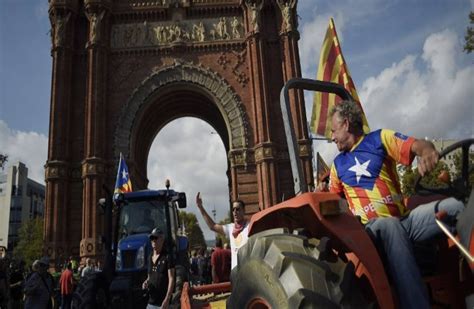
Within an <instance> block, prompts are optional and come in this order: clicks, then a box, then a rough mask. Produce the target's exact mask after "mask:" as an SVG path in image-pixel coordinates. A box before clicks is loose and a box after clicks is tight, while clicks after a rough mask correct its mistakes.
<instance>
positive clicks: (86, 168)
mask: <svg viewBox="0 0 474 309" xmlns="http://www.w3.org/2000/svg"><path fill="white" fill-rule="evenodd" d="M104 172H105V162H104V160H102V159H99V158H90V159H86V160H84V161H83V162H82V177H83V178H84V177H87V176H95V175H103V174H104Z"/></svg>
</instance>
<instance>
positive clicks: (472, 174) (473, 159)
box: [451, 151, 474, 189]
mask: <svg viewBox="0 0 474 309" xmlns="http://www.w3.org/2000/svg"><path fill="white" fill-rule="evenodd" d="M453 161H454V175H452V177H451V179H457V178H461V176H462V172H461V168H462V158H461V152H460V151H458V152H456V153H454V155H453ZM473 166H474V153H469V167H468V171H469V183H470V184H471V189H472V186H473V185H474V169H473V168H472V167H473Z"/></svg>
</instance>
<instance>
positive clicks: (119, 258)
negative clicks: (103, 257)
mask: <svg viewBox="0 0 474 309" xmlns="http://www.w3.org/2000/svg"><path fill="white" fill-rule="evenodd" d="M120 269H122V252H121V251H120V248H117V256H116V257H115V270H120Z"/></svg>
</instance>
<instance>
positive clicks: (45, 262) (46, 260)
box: [38, 256, 49, 266]
mask: <svg viewBox="0 0 474 309" xmlns="http://www.w3.org/2000/svg"><path fill="white" fill-rule="evenodd" d="M38 263H39V264H41V265H44V266H49V258H48V257H47V256H43V257H42V258H41V259H39V261H38Z"/></svg>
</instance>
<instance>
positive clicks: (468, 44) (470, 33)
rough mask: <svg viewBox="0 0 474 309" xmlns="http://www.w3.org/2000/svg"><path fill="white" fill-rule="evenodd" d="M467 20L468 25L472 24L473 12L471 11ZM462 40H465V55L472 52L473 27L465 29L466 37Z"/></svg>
mask: <svg viewBox="0 0 474 309" xmlns="http://www.w3.org/2000/svg"><path fill="white" fill-rule="evenodd" d="M469 20H470V24H471V25H472V24H474V11H471V12H470V13H469ZM464 39H465V40H466V44H465V45H464V51H465V52H466V53H468V54H469V53H470V52H472V51H473V50H474V28H473V27H469V26H468V27H467V29H466V35H465V36H464Z"/></svg>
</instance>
